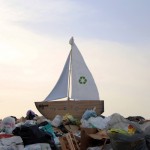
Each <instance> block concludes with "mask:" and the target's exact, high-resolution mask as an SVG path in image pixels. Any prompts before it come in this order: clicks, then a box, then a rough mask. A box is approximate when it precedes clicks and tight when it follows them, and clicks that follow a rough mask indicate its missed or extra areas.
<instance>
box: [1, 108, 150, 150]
mask: <svg viewBox="0 0 150 150" xmlns="http://www.w3.org/2000/svg"><path fill="white" fill-rule="evenodd" d="M101 149H103V150H149V149H150V121H149V120H146V119H145V118H143V117H141V116H130V117H128V118H124V117H123V116H121V115H120V114H118V113H114V114H112V115H110V116H108V117H105V116H102V115H97V114H96V112H95V111H94V110H86V111H85V112H84V114H83V116H82V118H81V119H80V120H78V119H76V118H74V117H73V116H72V115H71V114H66V115H65V116H61V115H56V116H55V118H54V119H53V120H48V119H46V118H45V117H44V116H38V115H36V114H35V113H34V112H33V111H32V110H29V111H27V114H26V117H22V118H20V119H17V118H16V117H15V116H8V117H6V118H4V119H3V120H1V122H0V150H101Z"/></svg>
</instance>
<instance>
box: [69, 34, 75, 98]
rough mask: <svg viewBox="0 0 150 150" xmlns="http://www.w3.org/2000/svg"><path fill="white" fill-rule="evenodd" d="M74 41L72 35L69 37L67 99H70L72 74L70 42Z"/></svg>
mask: <svg viewBox="0 0 150 150" xmlns="http://www.w3.org/2000/svg"><path fill="white" fill-rule="evenodd" d="M73 43H74V39H73V37H71V39H70V41H69V44H70V45H71V50H70V54H69V55H70V64H69V73H68V100H70V97H69V96H70V90H71V89H70V87H71V74H72V44H73Z"/></svg>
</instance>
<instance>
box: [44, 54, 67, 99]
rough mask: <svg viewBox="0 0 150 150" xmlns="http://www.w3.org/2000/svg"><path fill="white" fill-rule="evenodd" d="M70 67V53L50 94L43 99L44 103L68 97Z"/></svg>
mask: <svg viewBox="0 0 150 150" xmlns="http://www.w3.org/2000/svg"><path fill="white" fill-rule="evenodd" d="M69 65H70V53H69V56H68V58H67V61H66V63H65V66H64V69H63V71H62V73H61V75H60V77H59V80H58V81H57V83H56V85H55V87H54V88H53V90H52V91H51V93H50V94H49V95H48V96H47V97H46V98H45V101H51V100H56V99H61V98H64V97H67V96H68V95H67V94H68V74H69Z"/></svg>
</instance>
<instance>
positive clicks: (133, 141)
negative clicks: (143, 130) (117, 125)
mask: <svg viewBox="0 0 150 150" xmlns="http://www.w3.org/2000/svg"><path fill="white" fill-rule="evenodd" d="M108 136H109V137H110V142H111V146H112V148H113V150H147V147H146V141H145V138H144V135H143V134H140V133H135V134H133V135H127V134H122V133H119V132H118V133H117V132H108Z"/></svg>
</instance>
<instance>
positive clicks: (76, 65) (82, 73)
mask: <svg viewBox="0 0 150 150" xmlns="http://www.w3.org/2000/svg"><path fill="white" fill-rule="evenodd" d="M70 44H71V49H72V58H71V67H72V84H71V85H72V95H71V98H72V99H75V100H99V93H98V90H97V87H96V84H95V81H94V79H93V77H92V74H91V72H90V71H89V69H88V67H87V65H86V64H85V61H84V59H83V57H82V55H81V53H80V51H79V50H78V48H77V46H76V44H75V43H74V40H73V38H72V39H71V40H70Z"/></svg>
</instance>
